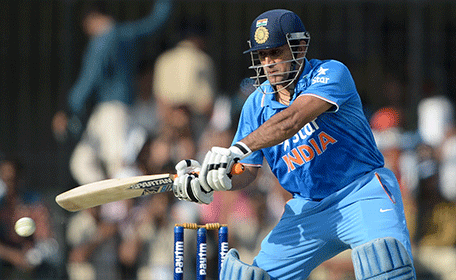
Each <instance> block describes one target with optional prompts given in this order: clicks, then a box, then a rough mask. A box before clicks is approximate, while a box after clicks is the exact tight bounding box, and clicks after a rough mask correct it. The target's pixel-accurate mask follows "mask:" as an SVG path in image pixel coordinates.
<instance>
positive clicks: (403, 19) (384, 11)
mask: <svg viewBox="0 0 456 280" xmlns="http://www.w3.org/2000/svg"><path fill="white" fill-rule="evenodd" d="M88 2H89V1H87V0H53V1H45V0H9V1H8V0H7V1H2V2H1V8H0V30H1V32H0V151H1V152H2V153H3V154H6V155H8V156H14V157H17V158H19V159H20V161H21V162H22V163H23V165H24V171H25V172H24V175H25V178H24V179H25V185H26V186H27V187H28V188H30V189H33V190H39V191H42V192H44V193H46V194H49V195H48V196H47V197H48V198H49V200H50V201H51V200H53V197H54V195H55V194H57V193H58V192H60V191H63V190H66V189H67V188H69V187H73V186H74V185H72V184H73V182H72V181H71V177H70V176H69V173H68V171H67V162H66V161H67V157H68V154H69V152H70V151H71V148H72V143H71V141H70V142H67V143H65V144H59V143H58V142H56V141H55V139H54V138H53V135H52V131H51V120H52V117H53V115H54V114H55V112H56V111H57V110H58V109H60V108H62V106H63V104H64V102H65V101H66V93H67V91H68V90H69V88H70V87H71V86H72V84H73V83H74V81H75V80H76V78H77V75H78V71H79V66H80V62H81V56H82V52H83V50H84V48H85V45H86V43H87V37H86V36H85V35H84V34H83V33H82V30H81V26H80V12H81V10H82V8H83V7H84V5H87V3H88ZM106 3H107V4H108V11H109V12H110V13H111V14H112V15H114V17H115V19H116V20H119V21H124V20H133V19H137V18H140V17H142V16H145V15H146V14H147V13H148V12H149V8H150V7H151V5H152V3H153V2H151V1H144V0H141V1H139V0H137V1H132V0H117V1H106ZM272 8H286V9H290V10H293V11H294V12H296V13H297V14H298V15H300V16H301V18H302V19H303V21H304V24H305V26H306V28H307V30H308V31H310V33H311V37H312V39H311V42H310V50H309V52H308V55H307V57H308V58H319V59H327V58H334V59H337V60H340V61H342V62H343V63H345V64H346V65H347V66H348V67H349V68H350V70H351V71H352V74H353V77H354V79H355V82H356V83H357V86H358V90H359V93H360V95H361V96H362V99H363V101H364V103H365V105H366V108H368V109H369V110H371V111H374V110H376V109H378V108H380V107H381V106H384V105H388V104H385V103H386V98H385V96H384V92H383V90H384V81H385V80H388V79H394V80H397V81H399V82H400V84H401V86H402V91H403V93H404V95H403V96H402V97H401V104H402V105H403V107H404V108H405V110H406V113H407V114H406V120H407V122H406V124H405V127H406V129H409V130H414V129H415V128H416V113H415V109H416V104H417V102H418V100H419V99H420V98H421V96H422V94H423V87H424V86H425V85H427V84H434V85H435V87H436V89H437V90H438V91H440V92H441V93H443V94H446V95H448V96H450V97H451V98H452V100H454V97H455V90H456V54H455V50H456V17H455V16H454V15H456V3H455V2H454V1H438V0H433V1H431V0H429V1H426V0H421V1H420V0H416V1H386V0H385V1H355V0H351V1H348V0H347V1H335V0H332V1H331V0H319V1H316V0H315V1H313V0H309V1H253V0H250V1H248V0H244V1H235V0H225V1H183V0H181V1H177V3H176V6H175V8H174V11H173V14H172V17H171V18H170V21H169V23H168V24H167V26H166V28H165V30H164V31H163V32H162V33H161V34H160V35H159V36H156V37H154V38H151V40H150V43H149V47H148V48H147V50H146V51H145V53H144V59H146V60H149V61H154V59H155V58H156V57H157V55H158V54H160V53H161V52H163V51H164V50H166V49H167V48H170V47H172V46H173V45H174V44H175V43H176V42H177V40H178V39H179V23H180V19H181V18H182V17H183V16H184V15H193V16H200V17H204V18H206V19H207V20H209V21H210V23H211V27H210V42H209V48H208V52H209V53H210V55H211V56H212V57H213V58H214V60H215V62H216V65H217V71H218V73H217V76H218V83H219V90H220V93H226V94H234V93H235V92H236V91H237V89H238V87H239V84H240V82H241V80H242V79H243V78H245V77H248V76H250V75H252V74H253V73H251V72H250V71H249V70H248V66H249V63H250V60H249V56H248V55H243V54H242V51H244V50H245V49H247V43H246V40H247V39H248V34H249V28H250V24H251V22H252V20H253V19H254V18H255V17H256V16H257V15H259V14H260V13H262V12H264V11H265V10H268V9H272Z"/></svg>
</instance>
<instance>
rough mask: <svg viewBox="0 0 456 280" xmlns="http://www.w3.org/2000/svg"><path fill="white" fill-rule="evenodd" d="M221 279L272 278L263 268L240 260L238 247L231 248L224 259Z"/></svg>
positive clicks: (259, 279)
mask: <svg viewBox="0 0 456 280" xmlns="http://www.w3.org/2000/svg"><path fill="white" fill-rule="evenodd" d="M220 279H221V280H270V279H271V278H270V277H269V275H268V274H267V272H266V271H264V270H263V269H261V268H259V267H257V266H253V265H248V264H246V263H244V262H242V261H240V260H239V253H238V251H237V250H236V249H230V250H229V251H228V253H227V254H226V256H225V260H224V261H223V266H222V271H221V272H220Z"/></svg>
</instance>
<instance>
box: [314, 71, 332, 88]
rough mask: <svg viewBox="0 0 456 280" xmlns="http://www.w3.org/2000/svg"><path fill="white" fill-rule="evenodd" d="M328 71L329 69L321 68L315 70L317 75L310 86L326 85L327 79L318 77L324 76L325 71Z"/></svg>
mask: <svg viewBox="0 0 456 280" xmlns="http://www.w3.org/2000/svg"><path fill="white" fill-rule="evenodd" d="M328 70H329V68H323V67H321V66H320V68H319V69H318V70H317V75H316V76H315V77H314V78H313V79H312V85H313V84H316V83H321V84H327V83H328V81H329V78H327V77H319V76H321V75H322V76H324V75H326V71H328Z"/></svg>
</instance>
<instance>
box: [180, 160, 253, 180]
mask: <svg viewBox="0 0 456 280" xmlns="http://www.w3.org/2000/svg"><path fill="white" fill-rule="evenodd" d="M244 171H245V166H244V165H243V164H242V163H240V162H235V163H234V164H233V166H231V172H230V174H229V176H230V175H241V174H242V173H244ZM198 173H199V172H198ZM175 178H177V174H175V175H174V179H175Z"/></svg>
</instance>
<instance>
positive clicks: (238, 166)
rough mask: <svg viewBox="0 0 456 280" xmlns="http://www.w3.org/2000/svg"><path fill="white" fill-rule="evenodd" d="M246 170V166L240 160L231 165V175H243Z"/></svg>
mask: <svg viewBox="0 0 456 280" xmlns="http://www.w3.org/2000/svg"><path fill="white" fill-rule="evenodd" d="M244 171H245V166H244V165H243V164H242V163H240V162H235V163H234V164H233V166H232V167H231V172H230V174H231V175H241V174H242V173H244Z"/></svg>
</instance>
